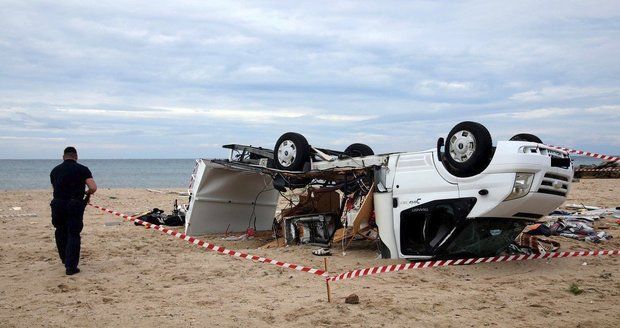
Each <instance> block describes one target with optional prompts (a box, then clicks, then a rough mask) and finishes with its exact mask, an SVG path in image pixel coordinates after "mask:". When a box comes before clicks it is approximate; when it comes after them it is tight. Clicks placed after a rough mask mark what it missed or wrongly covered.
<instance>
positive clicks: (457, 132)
mask: <svg viewBox="0 0 620 328" xmlns="http://www.w3.org/2000/svg"><path fill="white" fill-rule="evenodd" d="M492 154H493V142H492V140H491V134H490V133H489V130H487V129H486V128H485V127H484V126H483V125H482V124H480V123H476V122H461V123H459V124H457V125H456V126H454V128H452V130H451V131H450V133H449V134H448V137H447V138H446V144H445V162H444V163H445V164H447V165H445V167H446V169H447V170H448V171H449V172H450V173H452V174H454V175H456V176H458V177H470V176H473V175H476V174H478V173H480V172H482V171H484V169H486V167H487V166H488V165H489V163H490V162H491V157H492Z"/></svg>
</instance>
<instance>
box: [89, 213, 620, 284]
mask: <svg viewBox="0 0 620 328" xmlns="http://www.w3.org/2000/svg"><path fill="white" fill-rule="evenodd" d="M88 205H90V206H92V207H94V208H97V209H100V210H102V211H104V212H107V213H110V214H114V215H116V216H119V217H122V218H124V219H126V220H129V221H133V222H136V223H138V224H141V225H143V226H144V227H145V228H147V229H155V230H158V231H160V232H162V233H165V234H167V235H170V236H173V237H176V238H179V239H182V240H185V241H187V242H189V243H190V244H194V245H196V246H198V247H201V248H205V249H207V250H210V251H214V252H218V253H221V254H226V255H230V256H233V257H237V258H243V259H246V260H252V261H257V262H262V263H268V264H272V265H275V266H279V267H282V268H289V269H292V270H297V271H301V272H308V273H311V274H314V275H317V276H320V277H324V278H325V280H326V281H339V280H346V279H352V278H359V277H365V276H370V275H375V274H379V273H385V272H395V271H405V270H413V269H425V268H434V267H446V266H455V265H471V264H479V263H493V262H510V261H524V260H537V259H547V258H564V257H585V256H601V255H620V250H616V251H609V250H602V251H576V252H554V253H545V254H532V255H503V256H493V257H479V258H470V259H457V260H437V261H425V262H410V263H403V264H394V265H384V266H378V267H374V268H366V269H358V270H353V271H348V272H344V273H341V274H339V275H336V276H330V275H329V273H328V272H326V271H324V270H320V269H314V268H310V267H305V266H301V265H297V264H292V263H286V262H281V261H277V260H272V259H269V258H266V257H260V256H256V255H250V254H246V253H241V252H237V251H233V250H230V249H226V248H224V247H221V246H217V245H214V244H211V243H207V242H205V241H203V240H200V239H198V238H194V237H191V236H187V235H186V234H183V233H180V232H178V231H176V230H173V229H168V228H165V227H162V226H159V225H156V224H151V223H148V222H145V221H143V220H140V219H137V218H135V217H133V216H129V215H126V214H123V213H120V212H117V211H112V210H109V209H106V208H104V207H101V206H98V205H92V204H88Z"/></svg>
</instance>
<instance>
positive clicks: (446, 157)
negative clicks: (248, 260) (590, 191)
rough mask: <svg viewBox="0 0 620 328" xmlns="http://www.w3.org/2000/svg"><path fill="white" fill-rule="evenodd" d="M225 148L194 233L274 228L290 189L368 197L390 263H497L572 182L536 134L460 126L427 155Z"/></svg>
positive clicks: (199, 193) (189, 227) (297, 140)
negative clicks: (503, 136)
mask: <svg viewBox="0 0 620 328" xmlns="http://www.w3.org/2000/svg"><path fill="white" fill-rule="evenodd" d="M224 147H225V148H228V149H231V156H230V158H229V159H226V160H199V161H198V164H197V165H198V166H197V167H198V169H197V171H196V174H195V179H194V180H195V181H194V183H193V186H192V188H191V190H190V195H191V200H190V205H189V211H188V213H187V218H186V233H187V234H190V235H198V234H206V233H219V232H224V231H245V229H247V228H248V227H255V229H257V230H269V229H271V228H272V226H273V223H274V216H275V212H276V206H277V202H278V197H279V192H280V191H285V190H286V189H295V188H304V187H307V186H318V187H319V188H331V189H338V190H341V191H342V194H344V195H347V194H348V193H352V192H356V193H363V192H364V191H366V192H372V196H373V197H372V201H373V205H374V216H373V217H374V222H375V224H376V227H377V228H378V234H379V238H378V241H377V242H378V246H379V249H380V251H381V254H382V256H383V257H384V258H409V259H429V258H437V257H454V256H471V255H476V256H486V255H495V254H497V253H499V252H501V251H502V250H504V249H505V248H506V247H507V246H508V245H510V244H511V243H512V242H513V240H514V238H515V237H516V236H517V234H519V233H520V232H521V231H522V230H523V228H524V226H525V225H526V224H528V223H531V222H532V221H535V220H537V219H539V218H541V217H542V216H544V215H547V214H548V213H550V212H551V211H553V210H554V209H555V208H557V207H558V206H559V205H561V204H562V203H563V202H564V200H565V199H566V195H567V193H568V192H569V190H570V186H571V181H572V177H573V167H572V163H571V160H570V158H569V156H568V153H566V152H564V151H561V150H558V149H555V148H552V147H549V146H546V145H544V144H543V143H542V142H541V140H540V139H538V138H537V137H536V136H533V135H530V134H519V135H516V136H514V137H513V138H511V140H509V141H500V142H498V143H497V145H496V146H493V144H492V141H491V136H490V134H489V132H488V131H487V129H486V128H485V127H484V126H482V125H481V124H479V123H475V122H462V123H459V124H458V125H456V126H455V127H454V128H453V129H452V131H450V133H449V134H448V136H447V138H446V139H445V140H444V139H443V138H440V139H439V140H438V142H437V146H436V147H435V148H434V149H429V150H426V151H421V152H402V153H390V154H382V155H374V154H373V151H372V149H370V147H368V146H366V145H363V144H353V145H351V146H349V147H348V148H347V149H346V150H345V151H343V152H339V151H334V150H328V149H321V148H315V147H313V146H311V145H310V144H308V142H307V141H306V139H305V138H304V137H303V136H302V135H300V134H297V133H291V132H289V133H285V134H284V135H283V136H282V137H280V139H279V140H278V141H277V142H276V145H275V147H274V150H270V149H264V148H257V147H251V146H243V145H235V144H233V145H225V146H224ZM370 184H372V188H370V186H369V185H370ZM360 190H362V191H360ZM371 190H372V191H371ZM342 199H343V202H344V197H343V198H342ZM343 209H344V205H343V206H340V211H341V213H339V214H342V211H343Z"/></svg>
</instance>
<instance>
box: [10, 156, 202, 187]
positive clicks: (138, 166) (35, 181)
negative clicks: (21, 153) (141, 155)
mask: <svg viewBox="0 0 620 328" xmlns="http://www.w3.org/2000/svg"><path fill="white" fill-rule="evenodd" d="M60 163H62V160H49V159H34V160H33V159H27V160H25V159H24V160H22V159H0V190H15V189H48V188H51V183H50V171H51V170H52V169H53V168H54V167H55V166H56V165H58V164H60ZM78 163H81V164H83V165H86V166H88V168H89V169H90V171H91V172H92V174H93V178H94V179H95V181H96V182H97V186H98V187H99V188H187V186H188V184H189V178H190V176H191V174H192V171H193V169H194V164H195V163H196V161H195V160H194V159H80V160H79V161H78Z"/></svg>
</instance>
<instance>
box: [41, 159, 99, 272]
mask: <svg viewBox="0 0 620 328" xmlns="http://www.w3.org/2000/svg"><path fill="white" fill-rule="evenodd" d="M62 159H63V162H62V164H60V165H58V166H56V167H55V168H54V169H53V170H52V172H51V173H50V180H51V182H52V186H53V187H54V199H52V202H51V203H50V206H51V207H52V224H53V225H54V227H55V228H56V233H55V234H56V247H58V255H60V260H61V261H62V263H64V265H65V268H66V274H67V275H73V274H76V273H78V272H80V269H78V262H79V260H80V233H81V232H82V227H83V226H84V224H83V218H84V208H85V207H86V201H85V200H84V195H85V194H86V195H91V194H93V193H94V192H95V191H96V190H97V184H95V180H93V175H92V174H91V173H90V170H89V169H88V168H87V167H86V166H84V165H81V164H78V163H77V159H78V156H77V150H76V149H75V148H74V147H67V148H65V152H64V155H63V156H62ZM86 187H88V190H87V191H86V192H85V191H84V190H85V189H86Z"/></svg>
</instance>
